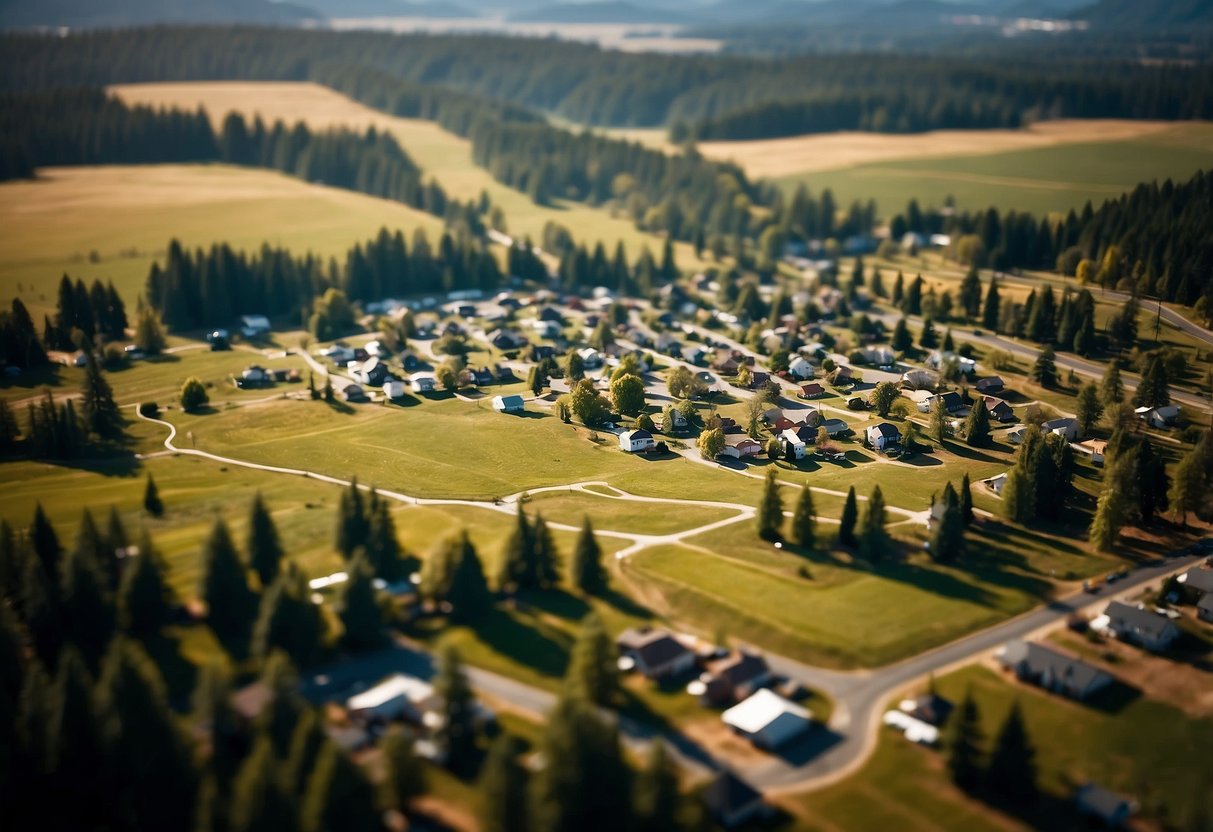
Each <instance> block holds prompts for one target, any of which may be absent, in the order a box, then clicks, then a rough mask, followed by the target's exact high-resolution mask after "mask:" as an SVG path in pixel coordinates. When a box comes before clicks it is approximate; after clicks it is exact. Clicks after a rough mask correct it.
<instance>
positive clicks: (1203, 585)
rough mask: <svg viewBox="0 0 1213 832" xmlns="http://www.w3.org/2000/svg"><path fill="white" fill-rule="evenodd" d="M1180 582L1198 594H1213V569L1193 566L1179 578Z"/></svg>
mask: <svg viewBox="0 0 1213 832" xmlns="http://www.w3.org/2000/svg"><path fill="white" fill-rule="evenodd" d="M1179 582H1180V583H1181V584H1183V585H1184V586H1186V587H1189V588H1191V589H1195V590H1196V591H1197V592H1205V593H1213V569H1201V568H1199V567H1196V566H1193V567H1192V568H1191V569H1189V570H1188V571H1187V572H1185V573H1183V574H1182V575H1180V576H1179Z"/></svg>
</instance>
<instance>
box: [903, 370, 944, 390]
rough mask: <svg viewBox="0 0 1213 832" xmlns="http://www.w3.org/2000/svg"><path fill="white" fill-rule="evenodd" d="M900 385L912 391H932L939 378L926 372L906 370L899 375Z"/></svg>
mask: <svg viewBox="0 0 1213 832" xmlns="http://www.w3.org/2000/svg"><path fill="white" fill-rule="evenodd" d="M901 384H902V386H903V387H909V388H910V389H912V390H934V389H935V387H936V385H938V384H939V377H938V376H937V375H935V374H934V373H932V372H928V371H927V370H907V371H906V372H904V373H902V374H901Z"/></svg>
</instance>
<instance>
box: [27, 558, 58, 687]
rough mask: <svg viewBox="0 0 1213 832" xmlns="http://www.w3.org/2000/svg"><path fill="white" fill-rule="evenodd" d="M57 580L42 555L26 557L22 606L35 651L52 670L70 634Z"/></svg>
mask: <svg viewBox="0 0 1213 832" xmlns="http://www.w3.org/2000/svg"><path fill="white" fill-rule="evenodd" d="M55 587H56V585H55V582H54V581H53V580H52V579H51V578H50V577H48V576H47V574H46V570H45V569H43V568H42V561H41V560H40V559H39V558H30V557H27V558H26V559H25V574H24V575H23V576H22V579H21V597H20V604H19V609H20V610H21V617H22V618H23V619H24V621H25V627H26V629H27V630H28V631H29V635H30V641H31V643H32V646H33V648H34V654H35V655H36V656H37V657H38V658H39V659H40V660H41V661H42V664H44V665H45V666H46V667H48V668H51V669H52V670H53V669H54V668H55V667H56V665H57V663H58V661H59V651H60V650H61V649H62V647H63V642H64V640H65V638H66V637H67V624H66V622H65V621H64V620H63V614H62V612H61V610H60V607H59V598H58V592H57V591H56V589H55Z"/></svg>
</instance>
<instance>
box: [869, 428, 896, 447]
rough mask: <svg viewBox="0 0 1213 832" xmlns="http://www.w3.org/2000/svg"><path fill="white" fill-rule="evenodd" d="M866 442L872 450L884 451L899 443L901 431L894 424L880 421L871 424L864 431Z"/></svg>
mask: <svg viewBox="0 0 1213 832" xmlns="http://www.w3.org/2000/svg"><path fill="white" fill-rule="evenodd" d="M866 435H867V439H868V444H869V445H871V446H872V449H873V450H876V451H884V450H888V449H889V448H892V447H894V446H895V445H900V444H901V431H900V430H898V429H897V426H896V425H891V424H889V423H888V422H881V423H880V424H879V425H872V426H871V427H870V428H868V429H867V432H866Z"/></svg>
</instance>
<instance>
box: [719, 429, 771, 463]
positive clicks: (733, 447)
mask: <svg viewBox="0 0 1213 832" xmlns="http://www.w3.org/2000/svg"><path fill="white" fill-rule="evenodd" d="M722 453H725V454H728V455H729V456H731V457H734V458H736V459H741V458H743V457H747V456H758V455H759V454H760V453H762V443H760V442H759V441H758V440H757V439H751V438H750V437H749V436H747V435H746V434H744V433H734V434H727V435H726V436H725V437H724V450H723V451H722Z"/></svg>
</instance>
